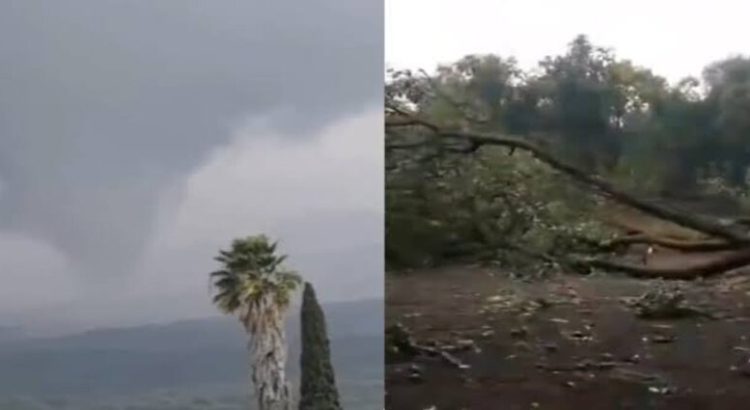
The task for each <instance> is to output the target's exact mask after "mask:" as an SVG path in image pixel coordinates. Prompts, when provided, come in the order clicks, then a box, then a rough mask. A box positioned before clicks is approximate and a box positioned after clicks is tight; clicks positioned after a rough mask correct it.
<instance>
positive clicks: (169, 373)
mask: <svg viewBox="0 0 750 410" xmlns="http://www.w3.org/2000/svg"><path fill="white" fill-rule="evenodd" d="M324 309H325V311H326V315H327V321H328V326H329V333H330V337H331V344H332V351H333V360H334V366H335V369H336V372H337V379H338V381H339V385H340V387H341V390H342V395H343V396H344V401H345V402H347V403H355V402H357V403H360V404H359V405H357V407H356V408H358V409H359V408H361V409H370V408H371V409H378V408H380V409H382V380H383V373H382V372H383V336H382V335H383V302H382V300H368V301H358V302H345V303H332V304H327V305H325V306H324ZM3 334H5V335H12V334H13V332H10V331H3V332H2V333H0V335H3ZM288 338H289V342H290V352H289V353H290V354H289V362H290V363H289V364H290V369H289V371H290V375H291V376H292V378H296V377H297V374H298V360H299V348H300V344H299V315H298V314H297V313H296V311H293V312H291V314H290V320H289V325H288ZM246 343H247V337H246V336H245V335H244V334H243V332H242V329H241V327H240V325H239V323H237V322H236V321H235V320H233V319H232V318H224V317H216V318H208V319H199V320H188V321H182V322H176V323H171V324H166V325H148V326H139V327H131V328H120V329H99V330H93V331H89V332H85V333H80V334H75V335H71V336H66V337H59V338H48V339H29V338H23V337H21V336H20V333H17V334H15V336H8V337H7V338H4V339H0V408H2V409H6V408H16V409H24V410H25V409H74V408H75V409H78V410H83V409H86V410H88V409H99V408H101V409H104V408H108V409H119V408H123V409H125V408H133V409H135V408H138V409H164V410H166V409H171V408H174V409H178V408H184V409H192V408H196V409H198V408H205V409H209V408H210V409H220V408H221V409H240V408H242V409H245V408H246V405H243V403H245V402H246V401H247V400H246V398H245V397H244V396H245V395H246V392H247V391H248V390H249V388H248V383H249V381H248V356H247V352H246V350H245V346H246ZM164 392H168V393H164ZM157 393H158V394H157ZM154 394H156V395H157V396H159V397H161V398H160V399H159V400H162V399H164V397H165V396H164V395H165V394H167V396H168V397H171V398H170V399H169V400H171V401H169V403H171V404H169V403H164V402H159V403H160V404H156V399H153V400H152V399H146V397H151V396H153V395H154ZM136 398H137V399H138V400H139V401H138V403H140V404H138V405H137V406H136V407H132V406H134V405H135V404H133V403H130V401H133V400H135V399H136ZM144 400H145V402H144ZM186 400H187V401H188V402H189V403H187V402H185V401H186ZM363 400H364V401H363ZM370 402H372V403H370ZM116 403H121V405H122V407H117V406H116ZM186 403H187V404H186ZM222 403H223V404H222ZM232 403H234V404H232ZM209 404H210V406H209ZM34 406H36V407H34ZM98 406H100V407H98ZM129 406H130V407H129ZM149 406H151V407H149Z"/></svg>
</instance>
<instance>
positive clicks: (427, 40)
mask: <svg viewBox="0 0 750 410" xmlns="http://www.w3.org/2000/svg"><path fill="white" fill-rule="evenodd" d="M385 5H386V10H385V13H386V16H385V24H386V26H385V31H386V62H387V64H388V65H390V66H392V67H394V68H424V69H426V70H432V69H434V68H435V66H436V65H437V64H438V63H450V62H453V61H455V60H457V59H459V58H461V57H463V56H464V55H467V54H484V53H494V54H499V55H502V56H515V57H516V58H517V59H518V60H519V62H520V63H521V65H522V66H523V67H525V68H529V67H532V66H534V65H535V64H536V63H537V62H538V61H539V60H540V59H542V58H543V57H544V56H546V55H556V54H560V53H562V52H564V50H565V47H566V45H567V43H569V42H570V41H571V40H573V38H574V37H575V36H576V35H577V34H587V35H589V37H590V38H591V40H592V41H593V42H594V43H595V44H597V45H602V46H606V47H613V48H614V49H615V51H616V52H617V54H618V55H619V56H621V57H623V58H627V59H630V60H632V61H633V62H635V63H636V64H639V65H643V66H646V67H649V68H651V69H653V70H654V71H655V72H656V73H657V74H659V75H662V76H665V77H666V78H667V79H669V80H670V81H677V80H679V79H681V78H683V77H685V76H688V75H693V76H699V75H700V74H701V71H702V69H703V67H704V66H705V65H707V64H708V63H710V62H713V61H716V60H719V59H723V58H725V57H727V56H729V55H731V54H737V53H741V54H748V53H750V46H748V44H747V38H748V37H750V26H748V24H747V16H748V15H750V3H748V2H745V1H735V0H712V1H677V0H661V1H654V0H632V1H627V2H623V1H602V0H567V1H559V0H443V1H430V0H385Z"/></svg>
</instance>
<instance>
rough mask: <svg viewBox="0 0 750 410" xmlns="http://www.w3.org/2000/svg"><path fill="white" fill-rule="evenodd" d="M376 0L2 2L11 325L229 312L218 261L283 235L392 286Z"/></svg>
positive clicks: (349, 288) (321, 283)
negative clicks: (216, 279) (214, 277)
mask: <svg viewBox="0 0 750 410" xmlns="http://www.w3.org/2000/svg"><path fill="white" fill-rule="evenodd" d="M382 21H383V11H382V2H381V1H376V0H355V1H353V0H349V1H341V0H338V1H337V0H308V1H304V2H300V1H291V0H275V1H272V2H261V1H248V0H214V1H205V0H161V1H158V2H157V1H147V0H138V1H135V0H133V1H125V0H70V1H65V2H60V1H52V0H47V1H41V0H17V1H12V0H9V1H3V2H0V38H3V41H2V42H0V89H2V90H3V92H2V93H0V260H2V261H3V262H2V271H0V277H2V279H3V286H2V287H0V324H2V321H3V320H5V321H14V322H16V323H14V324H18V322H23V323H20V324H26V325H29V326H37V327H44V326H46V325H47V324H59V326H58V327H62V326H64V325H68V324H69V325H71V326H72V325H81V326H88V325H91V324H97V325H98V324H119V323H126V322H127V323H138V322H142V321H161V320H171V319H175V318H182V317H189V316H202V315H206V314H211V313H212V312H213V311H212V310H211V306H210V305H209V304H208V300H209V293H208V278H207V275H206V274H207V272H209V271H210V270H211V269H212V268H214V264H213V262H212V260H211V258H212V257H213V256H214V254H215V253H216V251H217V250H218V249H219V248H221V247H225V246H226V245H227V244H228V243H229V241H230V240H231V239H232V238H233V237H236V236H240V235H245V234H253V233H258V232H267V233H269V234H270V235H273V236H276V237H280V238H281V239H282V243H281V247H282V250H283V251H285V252H287V253H290V254H291V258H290V264H291V265H293V267H295V268H297V269H298V270H299V271H300V272H301V273H302V274H303V275H305V276H306V277H307V278H309V279H310V280H312V281H313V282H314V283H315V284H316V286H317V288H318V292H319V294H320V296H321V298H323V299H327V300H342V299H352V298H361V297H371V296H379V295H382V281H383V280H382V272H383V268H382V238H383V233H382V225H383V222H382V221H383V219H382V212H383V204H382V202H383V192H382V190H383V189H382V186H383V182H382V155H381V154H380V153H382V149H381V145H380V143H381V139H382V138H381V137H382V110H381V108H380V105H379V104H380V103H381V101H382V97H381V95H382V82H381V79H382V66H383V59H384V57H383V28H382V24H383V23H382Z"/></svg>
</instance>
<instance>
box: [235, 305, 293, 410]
mask: <svg viewBox="0 0 750 410" xmlns="http://www.w3.org/2000/svg"><path fill="white" fill-rule="evenodd" d="M283 314H284V312H283V310H282V309H281V307H280V306H278V304H277V303H276V300H275V296H274V295H272V294H267V295H263V296H261V298H260V299H259V300H258V301H257V302H256V305H255V306H253V307H252V308H251V309H250V311H249V312H248V315H247V316H246V318H245V323H244V324H245V328H246V330H247V331H248V333H249V334H250V343H249V345H248V347H249V350H250V363H251V381H252V384H253V388H254V391H255V397H256V400H257V402H258V409H259V410H291V409H292V403H291V401H292V397H291V394H290V388H289V384H288V383H287V380H286V356H287V352H286V349H287V345H286V338H285V334H284V333H285V332H284V317H283Z"/></svg>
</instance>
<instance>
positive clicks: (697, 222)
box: [386, 110, 750, 244]
mask: <svg viewBox="0 0 750 410" xmlns="http://www.w3.org/2000/svg"><path fill="white" fill-rule="evenodd" d="M399 114H400V115H402V116H407V117H408V118H413V119H416V118H418V117H417V116H415V115H414V114H410V113H407V112H405V111H403V110H400V111H399ZM392 121H394V120H393V119H386V128H388V127H390V126H392V125H390V124H392V123H393V122H392ZM415 122H417V123H419V124H420V125H423V126H425V127H426V128H428V129H429V130H431V131H432V132H434V133H435V134H436V136H438V137H440V138H443V139H454V140H455V139H459V140H464V141H469V142H472V143H474V144H477V145H479V146H482V145H495V146H505V147H509V148H516V149H520V150H524V151H527V152H529V153H530V154H531V155H533V156H534V157H535V158H536V159H538V160H540V161H542V162H544V163H546V164H547V165H549V166H550V167H552V168H554V169H555V170H557V171H559V172H562V173H563V174H565V175H567V176H569V177H571V178H573V179H574V180H576V181H579V182H582V183H584V184H586V185H587V186H589V187H592V188H594V189H595V190H596V191H597V192H598V193H599V194H600V195H602V196H604V197H605V198H608V199H611V200H613V201H615V202H618V203H621V204H624V205H627V206H629V207H631V208H634V209H637V210H639V211H641V212H643V213H646V214H648V215H652V216H655V217H657V218H660V219H664V220H667V221H670V222H673V223H675V224H677V225H680V226H683V227H686V228H690V229H693V230H696V231H699V232H701V233H704V234H706V235H709V236H713V237H718V238H721V239H724V240H726V241H729V242H732V243H742V244H748V243H750V238H749V237H747V236H746V235H743V234H741V233H738V232H736V231H735V230H733V229H731V228H729V227H727V226H725V225H723V224H720V223H716V222H712V221H708V220H705V219H704V218H701V217H697V216H691V215H687V214H684V213H682V212H679V211H677V210H673V209H669V208H666V207H662V206H659V205H656V204H653V203H649V202H646V201H643V200H640V199H638V198H636V197H635V196H633V195H630V194H628V193H626V192H624V191H621V190H619V189H617V188H615V187H614V186H613V185H611V184H610V183H608V182H606V181H604V180H602V179H601V178H599V177H598V176H595V175H591V174H590V173H588V172H586V171H583V170H581V169H578V168H577V167H574V166H572V165H570V164H566V163H564V162H562V161H561V160H559V159H557V158H555V157H554V156H553V155H551V154H549V153H547V152H545V151H544V150H542V149H540V148H539V147H537V146H536V145H534V144H532V143H530V142H528V141H526V140H523V139H520V138H515V137H506V136H498V135H492V134H483V133H472V132H465V131H452V130H446V129H443V128H442V127H440V126H438V125H437V124H435V123H433V122H431V121H427V120H424V119H419V120H415Z"/></svg>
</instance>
